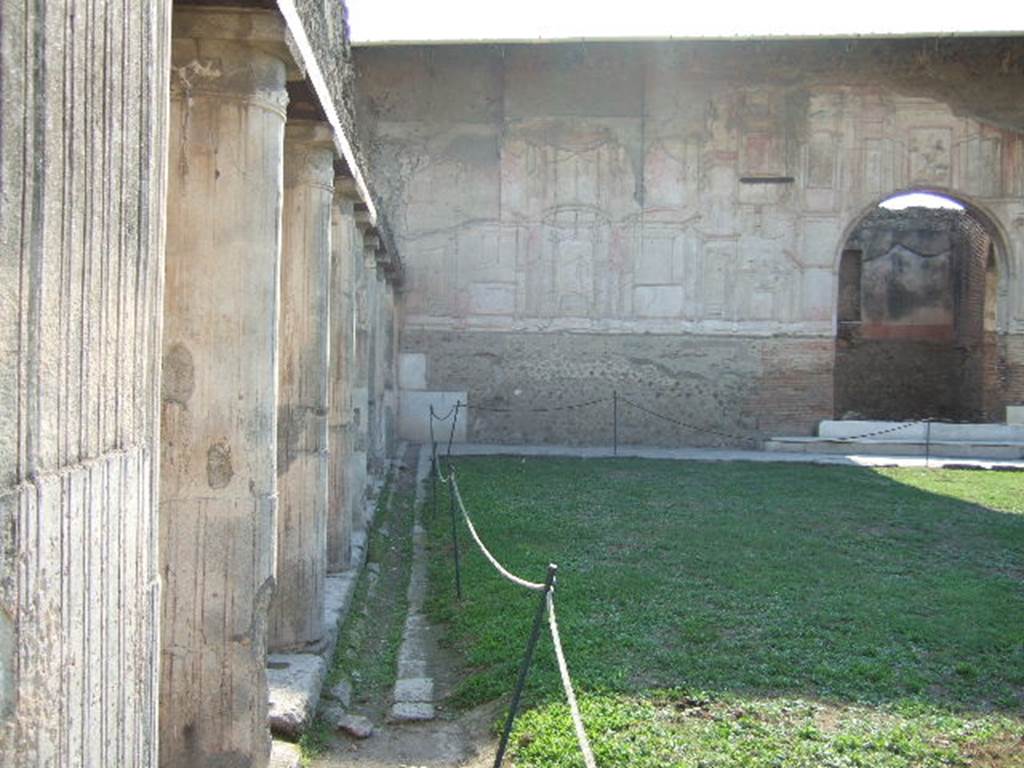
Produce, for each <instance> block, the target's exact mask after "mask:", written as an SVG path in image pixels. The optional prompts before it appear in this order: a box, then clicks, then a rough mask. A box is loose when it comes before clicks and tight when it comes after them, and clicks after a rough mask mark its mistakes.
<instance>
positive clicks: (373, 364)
mask: <svg viewBox="0 0 1024 768" xmlns="http://www.w3.org/2000/svg"><path fill="white" fill-rule="evenodd" d="M378 244H379V241H378V238H377V235H376V234H373V233H366V234H365V235H364V236H363V271H364V273H365V275H366V316H367V348H366V399H367V407H366V453H367V461H368V465H369V472H370V474H371V475H372V476H373V477H375V478H377V479H379V478H380V477H381V470H382V464H381V461H380V417H381V409H382V407H383V401H382V398H381V394H382V386H381V385H382V384H383V382H382V381H381V370H380V355H381V349H382V347H383V342H384V339H383V333H382V330H383V329H382V327H381V322H380V286H381V276H380V272H379V270H378V268H377V246H378Z"/></svg>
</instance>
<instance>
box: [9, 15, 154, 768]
mask: <svg viewBox="0 0 1024 768" xmlns="http://www.w3.org/2000/svg"><path fill="white" fill-rule="evenodd" d="M170 25H171V7H170V3H168V2H141V3H117V4H115V3H91V4H88V5H87V4H86V3H82V2H77V1H76V0H47V1H46V2H23V1H22V2H19V1H18V0H3V2H0V103H2V109H0V765H3V766H5V768H52V767H56V766H59V767H60V768H81V767H82V766H131V768H151V767H152V766H155V765H156V762H157V733H156V729H157V688H158V683H157V669H158V666H159V664H158V659H157V654H158V652H159V631H160V630H159V627H160V614H159V611H160V578H159V570H158V564H157V546H156V539H157V536H156V526H157V508H156V505H157V501H156V498H157V496H156V494H157V481H158V478H159V469H158V467H157V465H158V455H159V447H160V446H159V428H158V422H157V419H158V418H159V384H160V381H159V372H160V354H161V349H160V333H161V320H160V315H161V306H160V303H161V302H160V297H161V293H162V281H163V268H164V210H165V205H166V201H165V192H166V178H165V169H166V165H165V161H166V159H167V117H168V115H167V113H168V79H169V66H170V56H169V53H170V50H169V49H170V44H171V29H170Z"/></svg>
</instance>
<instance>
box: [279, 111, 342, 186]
mask: <svg viewBox="0 0 1024 768" xmlns="http://www.w3.org/2000/svg"><path fill="white" fill-rule="evenodd" d="M284 140H285V142H286V143H289V144H306V145H308V146H310V147H315V148H317V149H320V148H323V149H330V150H331V151H332V152H333V151H334V131H333V130H331V125H330V123H325V122H322V121H320V120H295V119H292V120H289V121H288V122H287V123H285V126H284ZM331 174H332V178H333V174H334V158H333V157H332V158H331Z"/></svg>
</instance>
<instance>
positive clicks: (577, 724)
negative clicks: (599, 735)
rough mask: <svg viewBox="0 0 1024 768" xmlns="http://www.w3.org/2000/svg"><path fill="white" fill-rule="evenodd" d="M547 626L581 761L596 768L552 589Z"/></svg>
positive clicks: (549, 594)
mask: <svg viewBox="0 0 1024 768" xmlns="http://www.w3.org/2000/svg"><path fill="white" fill-rule="evenodd" d="M548 627H550V629H551V642H552V644H553V645H554V646H555V660H556V661H557V662H558V673H559V675H561V677H562V688H563V689H565V698H566V700H567V701H568V702H569V714H570V715H572V725H573V728H575V729H576V741H577V742H579V745H580V752H582V753H583V762H584V764H585V765H586V767H587V768H597V763H596V762H595V761H594V752H593V750H591V748H590V739H588V738H587V731H586V729H585V728H584V727H583V717H582V716H581V715H580V707H579V704H578V703H577V702H576V692H575V691H574V690H573V688H572V678H570V677H569V665H568V664H566V662H565V651H563V650H562V637H561V635H560V634H559V632H558V620H557V619H556V618H555V594H554V592H553V591H552V592H548Z"/></svg>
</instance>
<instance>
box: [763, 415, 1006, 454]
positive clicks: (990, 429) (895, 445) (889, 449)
mask: <svg viewBox="0 0 1024 768" xmlns="http://www.w3.org/2000/svg"><path fill="white" fill-rule="evenodd" d="M764 447H765V450H766V451H769V452H780V453H813V454H833V455H850V454H857V455H872V456H915V457H928V458H929V460H930V459H931V458H932V457H938V458H937V459H936V460H942V461H955V460H958V459H994V460H1003V461H1019V460H1021V459H1024V426H1018V425H1013V424H945V423H940V422H935V423H930V422H925V421H915V422H901V421H862V420H858V421H832V420H829V421H822V422H821V423H820V424H819V425H818V436H817V437H773V438H771V439H769V440H767V441H766V442H765V446H764Z"/></svg>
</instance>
